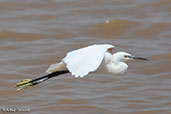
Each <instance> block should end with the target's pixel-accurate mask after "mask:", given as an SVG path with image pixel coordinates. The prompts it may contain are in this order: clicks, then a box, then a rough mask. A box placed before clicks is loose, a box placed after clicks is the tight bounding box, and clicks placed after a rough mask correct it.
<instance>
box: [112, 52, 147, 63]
mask: <svg viewBox="0 0 171 114" xmlns="http://www.w3.org/2000/svg"><path fill="white" fill-rule="evenodd" d="M113 57H114V60H115V61H123V62H124V61H128V60H133V59H139V60H148V59H146V58H142V57H137V56H133V55H131V54H130V53H126V52H117V53H114V54H113Z"/></svg>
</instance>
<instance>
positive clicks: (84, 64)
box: [46, 44, 146, 77]
mask: <svg viewBox="0 0 171 114" xmlns="http://www.w3.org/2000/svg"><path fill="white" fill-rule="evenodd" d="M114 47H115V46H114V45H110V44H95V45H91V46H87V47H84V48H81V49H77V50H74V51H71V52H69V53H67V55H66V57H65V58H63V59H62V61H61V62H60V63H57V64H52V65H51V66H50V67H49V68H48V69H47V71H46V73H48V74H50V73H52V72H55V71H62V70H68V71H69V72H70V73H71V74H72V75H74V76H75V77H84V76H86V75H88V74H89V73H90V72H97V73H111V74H114V75H115V74H122V73H124V72H125V70H126V69H127V68H128V65H127V64H126V63H125V62H124V61H127V60H132V59H141V60H146V59H145V58H140V57H135V56H132V55H131V54H129V53H126V52H117V53H115V54H113V55H112V54H111V52H109V50H110V49H113V48H114Z"/></svg>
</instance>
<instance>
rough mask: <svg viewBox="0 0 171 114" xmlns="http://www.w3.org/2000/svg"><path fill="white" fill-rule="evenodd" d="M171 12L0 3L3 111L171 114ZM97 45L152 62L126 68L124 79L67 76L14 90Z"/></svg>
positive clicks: (89, 4) (73, 2) (98, 1)
mask: <svg viewBox="0 0 171 114" xmlns="http://www.w3.org/2000/svg"><path fill="white" fill-rule="evenodd" d="M170 11H171V0H84V1H83V0H1V1H0V67H1V68H0V108H1V109H2V108H20V109H30V112H29V113H31V114H48V113H49V114H50V113H51V114H52V113H53V114H55V113H56V114H169V113H171V65H170V63H171V12H170ZM107 19H108V20H109V23H105V20H107ZM95 43H110V44H114V45H115V46H116V48H115V51H127V52H130V53H132V54H134V55H138V56H143V57H148V58H149V59H150V60H149V61H148V62H144V61H143V62H142V61H134V62H133V61H132V62H129V63H128V64H129V66H130V67H129V69H128V70H127V71H126V73H125V74H124V75H122V76H111V75H100V74H90V75H89V76H87V77H85V78H78V79H75V78H74V77H73V76H71V75H70V74H66V75H63V76H60V77H56V78H53V79H50V80H48V81H47V82H44V83H42V84H40V85H37V86H35V87H31V88H29V89H26V90H23V91H20V92H16V91H15V88H14V87H13V86H14V85H15V84H16V83H17V82H19V81H20V80H22V79H24V78H35V77H39V76H42V75H45V73H44V71H45V70H46V69H47V68H48V66H49V65H50V64H52V63H55V62H59V61H60V59H61V58H62V57H64V56H65V54H66V53H67V52H68V51H71V50H73V49H76V48H80V47H83V46H87V45H91V44H95ZM0 113H3V112H2V110H1V112H0Z"/></svg>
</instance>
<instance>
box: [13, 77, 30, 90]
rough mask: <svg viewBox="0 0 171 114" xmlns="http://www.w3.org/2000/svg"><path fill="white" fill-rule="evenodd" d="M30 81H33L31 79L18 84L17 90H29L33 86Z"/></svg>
mask: <svg viewBox="0 0 171 114" xmlns="http://www.w3.org/2000/svg"><path fill="white" fill-rule="evenodd" d="M30 81H31V79H24V80H22V81H21V82H19V83H17V84H16V85H15V87H18V89H16V91H20V90H22V89H25V88H29V87H30V86H32V85H33V84H32V83H30Z"/></svg>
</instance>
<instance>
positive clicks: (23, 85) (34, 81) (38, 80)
mask: <svg viewBox="0 0 171 114" xmlns="http://www.w3.org/2000/svg"><path fill="white" fill-rule="evenodd" d="M68 72H69V71H68V70H63V71H56V72H53V73H50V74H48V75H45V76H42V77H39V78H35V79H24V80H22V81H21V82H19V83H17V84H16V85H15V87H18V89H17V90H16V91H20V90H22V89H25V88H29V87H30V86H34V85H37V84H39V83H42V82H44V81H46V80H48V79H50V78H52V77H56V76H59V75H61V74H65V73H68Z"/></svg>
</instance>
